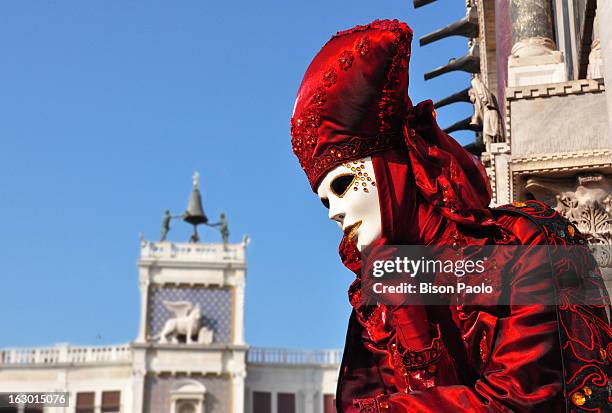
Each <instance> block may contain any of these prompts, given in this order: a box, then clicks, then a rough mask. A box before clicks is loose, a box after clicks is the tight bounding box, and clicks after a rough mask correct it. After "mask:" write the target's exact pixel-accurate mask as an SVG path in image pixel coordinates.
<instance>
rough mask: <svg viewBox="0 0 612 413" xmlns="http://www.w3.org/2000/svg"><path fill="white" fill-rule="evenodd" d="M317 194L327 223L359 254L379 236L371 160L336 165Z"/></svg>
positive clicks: (378, 217) (377, 204) (376, 193)
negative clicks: (326, 212)
mask: <svg viewBox="0 0 612 413" xmlns="http://www.w3.org/2000/svg"><path fill="white" fill-rule="evenodd" d="M317 194H318V195H319V198H320V199H321V202H323V205H325V206H326V207H327V208H329V219H331V220H332V221H336V223H337V224H338V226H339V227H340V228H341V229H342V231H343V232H344V233H345V234H347V235H348V236H349V237H350V238H351V239H352V240H353V242H354V243H355V244H356V245H357V248H358V249H359V251H361V250H362V249H363V248H364V247H367V246H368V245H370V244H372V242H374V241H375V240H377V239H378V238H379V237H380V236H381V233H382V224H381V219H380V204H379V203H378V190H377V188H376V182H375V176H374V166H373V165H372V158H370V157H367V158H364V159H360V160H358V161H352V162H348V163H345V164H342V165H339V166H337V167H335V168H334V169H332V170H331V171H329V172H328V173H327V175H325V178H323V180H322V181H321V183H320V184H319V188H318V189H317Z"/></svg>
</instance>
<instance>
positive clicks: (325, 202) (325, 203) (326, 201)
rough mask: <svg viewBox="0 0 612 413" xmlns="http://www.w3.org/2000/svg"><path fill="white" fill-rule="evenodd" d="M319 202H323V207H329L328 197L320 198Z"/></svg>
mask: <svg viewBox="0 0 612 413" xmlns="http://www.w3.org/2000/svg"><path fill="white" fill-rule="evenodd" d="M321 203H322V204H323V206H324V207H325V208H327V209H329V199H327V198H321Z"/></svg>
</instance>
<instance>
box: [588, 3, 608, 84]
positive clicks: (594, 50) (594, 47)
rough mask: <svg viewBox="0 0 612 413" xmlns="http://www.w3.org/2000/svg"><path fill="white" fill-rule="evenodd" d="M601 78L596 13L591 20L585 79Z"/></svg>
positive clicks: (599, 43)
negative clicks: (590, 37)
mask: <svg viewBox="0 0 612 413" xmlns="http://www.w3.org/2000/svg"><path fill="white" fill-rule="evenodd" d="M603 77H604V76H603V58H602V56H601V39H600V38H599V13H597V14H595V19H594V20H593V41H592V42H591V52H590V53H589V66H588V68H587V79H600V78H603Z"/></svg>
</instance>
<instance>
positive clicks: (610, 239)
mask: <svg viewBox="0 0 612 413" xmlns="http://www.w3.org/2000/svg"><path fill="white" fill-rule="evenodd" d="M556 199H557V205H556V206H555V209H556V210H557V211H559V212H560V213H561V214H562V215H563V216H564V217H566V218H567V219H569V220H570V221H572V222H573V223H574V224H575V225H576V227H577V228H578V229H579V230H580V232H582V233H583V234H584V235H585V236H586V237H587V238H588V239H589V242H590V243H591V244H612V196H611V194H610V184H609V183H608V182H607V181H606V180H605V179H604V177H603V175H601V174H593V175H583V176H579V177H578V186H577V187H576V189H575V190H574V191H565V192H561V193H560V194H558V195H557V196H556Z"/></svg>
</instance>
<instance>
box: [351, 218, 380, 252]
mask: <svg viewBox="0 0 612 413" xmlns="http://www.w3.org/2000/svg"><path fill="white" fill-rule="evenodd" d="M379 238H380V234H379V233H375V234H372V233H371V232H370V231H368V227H367V226H364V225H362V226H361V228H359V230H358V231H357V232H356V233H355V236H354V237H353V239H352V241H353V243H354V244H355V245H356V247H357V249H358V250H359V252H363V250H365V249H367V248H369V247H370V246H371V245H373V244H374V243H375V242H376V241H377V240H378V239H379Z"/></svg>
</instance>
